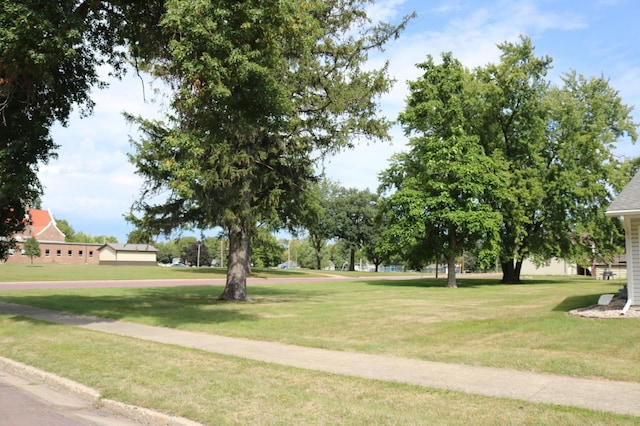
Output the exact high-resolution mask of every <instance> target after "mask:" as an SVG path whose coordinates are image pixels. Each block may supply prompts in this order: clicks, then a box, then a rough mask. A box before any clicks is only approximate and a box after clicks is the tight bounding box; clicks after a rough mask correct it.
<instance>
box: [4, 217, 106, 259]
mask: <svg viewBox="0 0 640 426" xmlns="http://www.w3.org/2000/svg"><path fill="white" fill-rule="evenodd" d="M14 237H15V239H16V241H17V245H18V247H17V248H16V249H15V250H12V251H10V252H9V257H8V258H7V263H31V258H30V257H29V256H27V255H26V254H25V252H24V242H25V241H27V240H28V239H29V238H31V237H34V238H35V239H36V240H38V243H39V245H40V252H41V255H40V257H34V258H33V263H62V264H95V265H97V264H98V263H99V261H100V255H99V250H98V249H99V248H100V246H101V245H102V244H94V243H73V242H66V240H65V235H64V233H63V232H62V231H60V229H58V227H57V226H56V221H55V219H54V218H53V215H52V214H51V211H50V210H38V209H30V210H29V217H28V220H27V225H26V227H25V230H24V231H23V232H22V233H20V234H16V235H15V236H14Z"/></svg>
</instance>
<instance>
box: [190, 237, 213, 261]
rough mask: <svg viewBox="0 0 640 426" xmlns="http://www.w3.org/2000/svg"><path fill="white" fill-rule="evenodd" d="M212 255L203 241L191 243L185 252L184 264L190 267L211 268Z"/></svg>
mask: <svg viewBox="0 0 640 426" xmlns="http://www.w3.org/2000/svg"><path fill="white" fill-rule="evenodd" d="M211 260H212V257H211V254H210V253H209V249H208V248H207V245H206V244H204V243H203V242H202V241H195V242H193V243H191V244H190V245H189V246H188V247H187V248H186V250H185V252H184V262H185V263H186V264H187V265H190V266H210V265H211Z"/></svg>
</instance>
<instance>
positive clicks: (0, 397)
mask: <svg viewBox="0 0 640 426" xmlns="http://www.w3.org/2000/svg"><path fill="white" fill-rule="evenodd" d="M0 413H1V414H0V424H1V425H2V426H28V425H43V426H44V425H46V426H87V425H94V426H95V425H101V426H134V425H137V426H139V425H140V423H138V422H134V421H133V420H128V419H126V418H124V417H122V416H121V415H118V414H116V413H113V412H112V411H109V410H105V409H96V408H95V407H94V406H93V404H92V403H91V402H90V401H89V400H85V399H82V398H79V397H78V396H76V395H73V394H71V393H68V392H64V391H61V390H59V389H54V388H52V387H50V386H48V385H46V384H44V383H42V382H40V381H37V380H27V379H25V378H23V377H20V376H17V375H14V374H11V373H9V372H7V371H6V370H4V369H3V368H2V365H1V364H0Z"/></svg>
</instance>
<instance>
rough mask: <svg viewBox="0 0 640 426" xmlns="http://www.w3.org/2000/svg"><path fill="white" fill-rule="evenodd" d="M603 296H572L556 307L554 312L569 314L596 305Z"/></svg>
mask: <svg viewBox="0 0 640 426" xmlns="http://www.w3.org/2000/svg"><path fill="white" fill-rule="evenodd" d="M601 295H602V294H600V293H598V294H583V295H580V296H570V297H567V298H565V299H564V300H563V301H562V302H560V303H559V304H558V305H556V306H555V307H554V308H553V309H552V310H553V311H554V312H569V311H570V310H572V309H579V308H586V307H587V306H591V305H595V304H596V303H598V299H599V298H600V296H601Z"/></svg>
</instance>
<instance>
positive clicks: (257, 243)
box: [251, 227, 282, 268]
mask: <svg viewBox="0 0 640 426" xmlns="http://www.w3.org/2000/svg"><path fill="white" fill-rule="evenodd" d="M281 254H282V245H280V243H279V242H278V240H277V238H276V237H274V236H273V234H271V233H270V232H269V231H268V229H266V228H265V227H258V229H257V232H255V233H254V234H253V236H252V240H251V261H252V263H253V264H255V265H256V266H258V267H261V268H271V267H274V266H277V265H278V264H279V263H280V255H281Z"/></svg>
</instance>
